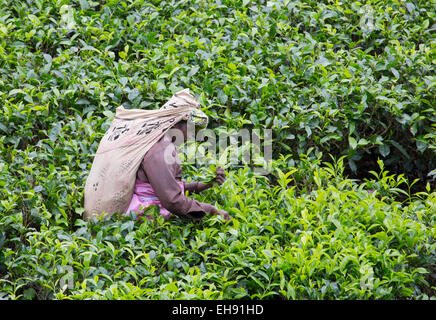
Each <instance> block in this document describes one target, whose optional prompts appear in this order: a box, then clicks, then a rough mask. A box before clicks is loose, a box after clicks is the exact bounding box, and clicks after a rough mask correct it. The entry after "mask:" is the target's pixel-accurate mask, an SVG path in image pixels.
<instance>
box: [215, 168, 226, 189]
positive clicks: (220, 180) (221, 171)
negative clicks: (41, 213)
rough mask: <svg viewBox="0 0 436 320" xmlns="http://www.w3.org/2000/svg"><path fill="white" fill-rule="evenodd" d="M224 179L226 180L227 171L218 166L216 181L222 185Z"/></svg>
mask: <svg viewBox="0 0 436 320" xmlns="http://www.w3.org/2000/svg"><path fill="white" fill-rule="evenodd" d="M224 181H226V172H225V171H224V169H223V168H221V167H217V168H216V176H215V179H214V182H216V183H218V184H219V185H222V184H223V183H224Z"/></svg>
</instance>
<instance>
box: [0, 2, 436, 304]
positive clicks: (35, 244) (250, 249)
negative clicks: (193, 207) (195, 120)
mask: <svg viewBox="0 0 436 320" xmlns="http://www.w3.org/2000/svg"><path fill="white" fill-rule="evenodd" d="M68 4H69V5H70V6H69V7H68V6H67V5H68ZM365 14H366V18H364V19H362V16H365ZM434 29H435V25H434V10H433V8H432V5H431V3H430V2H428V1H414V2H413V3H412V2H406V1H371V2H369V6H363V4H361V3H359V2H344V3H339V2H332V1H266V2H265V1H257V2H254V1H214V2H212V1H185V0H181V1H178V0H177V1H141V0H138V1H134V0H127V1H89V0H80V1H66V0H56V1H55V0H44V1H43V0H35V1H30V0H29V1H24V0H21V1H13V2H12V3H11V2H10V1H6V0H0V74H1V77H0V101H1V102H2V104H1V108H0V117H1V119H2V122H1V123H0V134H1V136H0V298H25V299H32V298H39V299H41V298H130V297H135V298H153V299H156V298H166V297H168V298H175V297H182V298H183V297H184V298H213V299H222V298H229V299H233V298H240V297H249V298H295V299H302V298H319V299H323V298H325V299H332V298H338V299H348V298H364V299H366V298H387V299H395V298H428V297H431V296H433V297H434V296H435V293H434V292H435V291H434V290H435V289H434V287H435V284H434V278H433V277H432V276H431V274H432V273H434V272H435V271H434V265H435V260H434V259H435V245H434V243H435V241H434V236H435V227H434V226H435V211H436V210H435V192H434V175H435V172H434V168H435V167H436V166H435V162H436V161H435V147H436V146H435V141H436V139H435V117H436V114H435V108H434V105H435V101H434V96H435V88H434V37H432V33H434ZM186 87H187V88H190V89H191V92H193V93H194V94H195V95H196V96H197V97H198V99H199V101H200V102H201V103H202V106H203V107H204V109H205V112H206V113H207V114H208V115H209V116H210V117H211V120H212V121H211V127H212V128H214V129H216V130H217V131H218V130H219V129H220V128H223V127H228V128H233V129H239V128H242V127H244V128H259V129H262V128H271V129H272V131H273V139H274V140H273V141H274V144H273V151H274V161H273V162H272V164H271V165H272V170H273V171H272V174H271V175H269V176H267V177H257V176H253V175H252V173H250V172H249V171H244V170H239V171H238V170H236V169H235V168H230V171H229V175H230V176H229V178H228V181H227V182H226V184H225V185H224V187H223V188H222V189H221V190H219V189H213V190H211V191H209V192H207V193H206V194H205V195H202V196H201V197H199V199H201V200H204V201H208V202H214V201H217V202H218V205H220V206H222V207H224V208H226V209H227V210H229V211H230V212H231V214H232V216H233V217H234V219H233V223H232V224H229V225H225V224H223V223H222V221H220V220H219V219H218V218H210V219H206V220H205V221H203V222H201V223H193V222H188V221H183V220H177V219H175V220H172V221H170V222H162V221H160V220H157V221H156V223H155V224H153V223H143V224H141V223H139V221H138V222H136V221H135V220H133V219H132V218H131V217H120V218H118V219H116V218H115V217H114V219H113V220H111V221H107V222H100V223H89V224H88V223H85V222H84V221H83V220H82V219H81V214H82V213H83V202H82V200H83V199H82V198H83V186H84V183H85V179H86V177H87V174H88V170H89V169H90V166H91V163H92V158H93V154H94V153H95V151H96V149H97V146H98V143H99V141H100V139H101V137H102V136H103V134H104V132H105V131H106V130H107V128H108V127H109V124H110V119H111V117H112V115H113V112H114V110H115V108H116V107H117V106H119V105H121V104H123V105H125V106H126V107H128V108H136V107H139V108H156V107H159V106H160V105H162V103H164V102H165V101H167V99H168V97H169V96H171V94H172V93H174V92H175V91H177V90H179V89H183V88H186ZM329 154H333V155H334V157H335V158H336V159H340V160H337V161H334V160H332V159H331V158H330V156H329ZM377 158H380V159H382V160H383V161H382V162H379V163H378V164H377V162H376V159H377ZM184 169H185V175H186V178H188V179H194V178H195V177H196V176H197V177H198V176H200V177H201V176H203V177H204V176H206V175H207V172H206V170H199V169H197V168H195V167H194V166H191V165H185V167H184ZM350 170H351V171H353V170H354V171H356V173H358V174H360V175H365V176H366V177H367V179H366V180H364V179H360V181H355V180H350V179H348V178H347V173H348V172H349V171H350ZM369 170H372V171H373V173H368V171H369ZM393 172H395V173H396V174H393ZM405 176H412V177H416V178H421V181H422V182H423V183H422V187H421V188H420V189H421V193H419V194H415V193H412V192H411V189H412V188H413V185H414V184H416V183H417V182H416V180H414V179H406V178H405ZM369 177H371V178H369ZM426 180H428V181H426ZM373 189H374V190H376V191H375V192H374V193H368V190H369V191H370V190H373ZM365 190H366V191H365ZM399 196H401V197H399ZM400 201H401V202H400ZM187 254H188V255H189V257H186V255H187ZM432 266H433V267H432ZM69 268H72V271H73V275H74V276H73V287H72V288H68V287H67V288H65V287H62V286H61V284H62V282H61V280H62V279H64V280H65V278H64V276H65V275H66V272H67V271H69V270H71V269H69ZM432 268H433V269H432Z"/></svg>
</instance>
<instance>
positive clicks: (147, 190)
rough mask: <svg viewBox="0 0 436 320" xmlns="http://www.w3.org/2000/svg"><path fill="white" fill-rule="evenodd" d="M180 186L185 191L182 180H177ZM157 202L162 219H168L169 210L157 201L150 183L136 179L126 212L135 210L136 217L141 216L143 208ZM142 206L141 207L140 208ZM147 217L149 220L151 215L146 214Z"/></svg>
mask: <svg viewBox="0 0 436 320" xmlns="http://www.w3.org/2000/svg"><path fill="white" fill-rule="evenodd" d="M177 183H178V184H179V186H180V188H181V189H182V193H185V190H184V184H183V182H182V181H177ZM153 204H157V205H158V206H159V208H160V214H161V215H162V216H163V217H164V219H169V218H170V216H171V212H169V211H168V210H167V209H165V208H164V207H163V206H162V204H161V203H160V201H159V198H158V197H157V196H156V194H155V193H154V190H153V188H152V186H151V184H149V183H146V182H141V181H139V180H138V179H136V182H135V188H134V190H133V196H132V200H131V201H130V205H129V207H128V208H127V211H126V214H128V213H129V212H130V211H134V212H136V214H137V215H138V217H140V216H142V213H143V211H144V209H145V208H147V207H149V206H151V205H153ZM141 207H142V208H141ZM146 217H147V219H149V220H151V219H152V217H150V216H146Z"/></svg>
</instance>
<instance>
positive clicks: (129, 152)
mask: <svg viewBox="0 0 436 320" xmlns="http://www.w3.org/2000/svg"><path fill="white" fill-rule="evenodd" d="M199 106H200V104H199V102H198V101H197V100H196V99H195V98H194V97H193V96H192V95H191V94H190V93H189V89H184V90H182V91H179V92H177V93H176V94H174V95H173V96H172V97H171V99H170V100H168V102H166V103H165V104H164V106H163V107H162V108H161V109H159V110H141V109H130V110H129V109H124V107H118V108H117V109H116V114H115V119H114V120H113V121H112V123H111V126H110V128H109V130H108V131H107V132H106V133H105V135H104V136H103V138H102V139H101V141H100V144H99V147H98V149H97V153H96V154H95V157H94V160H93V163H92V167H91V170H90V172H89V175H88V178H87V180H86V185H85V193H84V206H85V213H84V219H89V218H90V217H95V216H99V215H103V216H104V217H105V218H107V217H110V216H111V215H112V214H114V213H115V212H119V213H124V212H125V211H126V210H127V208H128V206H129V204H130V201H131V199H132V194H133V189H134V185H135V180H136V172H137V170H138V168H139V166H140V164H141V161H142V159H143V158H144V155H145V154H146V153H147V151H148V150H149V149H150V148H151V147H152V146H153V144H154V143H156V142H157V141H158V140H159V139H160V138H161V137H162V136H163V135H164V134H165V133H166V132H167V131H168V130H169V129H171V127H173V126H174V125H175V124H176V123H177V122H179V121H180V120H181V119H182V118H183V117H184V116H186V115H187V114H189V113H190V112H192V111H193V110H195V108H198V107H199Z"/></svg>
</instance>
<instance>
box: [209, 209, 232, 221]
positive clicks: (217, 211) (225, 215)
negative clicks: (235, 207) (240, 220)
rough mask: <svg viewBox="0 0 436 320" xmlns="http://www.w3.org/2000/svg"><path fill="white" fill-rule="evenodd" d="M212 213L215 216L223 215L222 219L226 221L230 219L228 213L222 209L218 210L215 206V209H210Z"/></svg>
mask: <svg viewBox="0 0 436 320" xmlns="http://www.w3.org/2000/svg"><path fill="white" fill-rule="evenodd" d="M212 214H214V215H216V216H223V217H224V220H226V221H229V220H230V219H231V217H230V214H229V213H228V212H227V211H224V210H218V209H216V208H215V210H213V211H212Z"/></svg>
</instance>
